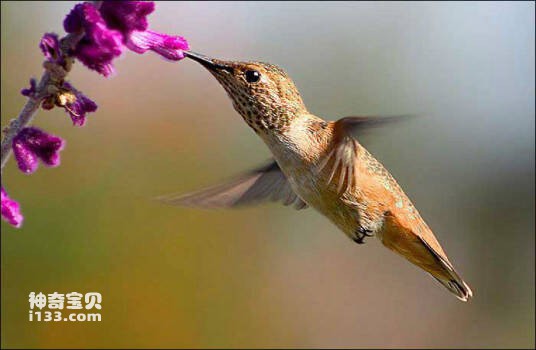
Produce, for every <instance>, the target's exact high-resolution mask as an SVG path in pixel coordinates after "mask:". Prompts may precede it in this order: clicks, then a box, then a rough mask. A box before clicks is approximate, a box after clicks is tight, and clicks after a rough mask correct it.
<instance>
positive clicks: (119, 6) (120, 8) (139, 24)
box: [99, 1, 154, 41]
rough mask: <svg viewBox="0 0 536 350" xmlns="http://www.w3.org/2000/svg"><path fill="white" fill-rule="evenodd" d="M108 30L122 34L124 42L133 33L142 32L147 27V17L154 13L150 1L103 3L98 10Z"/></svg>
mask: <svg viewBox="0 0 536 350" xmlns="http://www.w3.org/2000/svg"><path fill="white" fill-rule="evenodd" d="M99 11H100V13H101V15H102V18H104V20H105V21H106V25H107V26H108V28H110V29H115V30H118V31H120V32H121V34H123V39H124V41H126V39H127V38H128V36H129V35H130V33H131V32H133V31H135V30H136V31H144V30H146V29H147V27H148V26H149V24H148V22H147V16H148V15H149V14H150V13H152V12H153V11H154V3H153V2H152V1H103V3H102V5H101V7H100V9H99Z"/></svg>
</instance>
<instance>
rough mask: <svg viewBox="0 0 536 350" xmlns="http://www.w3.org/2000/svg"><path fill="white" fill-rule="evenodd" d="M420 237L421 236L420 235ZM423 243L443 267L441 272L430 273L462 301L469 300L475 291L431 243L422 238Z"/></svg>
mask: <svg viewBox="0 0 536 350" xmlns="http://www.w3.org/2000/svg"><path fill="white" fill-rule="evenodd" d="M419 238H420V237H419ZM420 240H421V242H422V243H423V245H424V246H425V247H426V248H427V249H428V250H429V251H430V253H431V254H432V255H433V256H434V257H435V258H436V259H437V261H438V262H439V264H440V265H441V267H442V268H443V269H442V270H443V271H441V272H442V273H441V274H434V273H432V272H430V275H431V276H432V277H434V278H435V279H436V280H437V281H438V282H439V283H441V284H442V285H444V286H445V287H446V288H447V289H448V290H449V291H450V292H451V293H453V294H454V296H455V297H456V298H458V299H460V300H461V301H467V300H468V299H469V298H471V297H472V296H473V291H472V290H471V288H469V286H468V285H467V283H465V281H464V280H463V279H462V278H461V277H460V275H458V273H457V272H456V270H454V267H453V266H452V264H451V263H450V262H449V261H447V260H446V259H445V258H443V257H442V256H441V255H439V254H438V253H437V252H436V251H435V250H434V249H433V248H432V247H430V245H429V244H428V243H427V242H426V241H425V240H424V239H422V238H420Z"/></svg>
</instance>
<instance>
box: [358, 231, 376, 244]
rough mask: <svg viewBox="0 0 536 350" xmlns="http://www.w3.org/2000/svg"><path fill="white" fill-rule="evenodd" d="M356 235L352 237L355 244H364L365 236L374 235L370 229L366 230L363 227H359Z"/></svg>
mask: <svg viewBox="0 0 536 350" xmlns="http://www.w3.org/2000/svg"><path fill="white" fill-rule="evenodd" d="M356 233H357V237H355V238H354V242H356V243H357V244H364V243H365V237H372V236H374V235H373V234H371V233H372V231H371V230H368V229H366V228H364V227H359V229H358V230H357V232H356Z"/></svg>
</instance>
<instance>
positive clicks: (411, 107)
mask: <svg viewBox="0 0 536 350" xmlns="http://www.w3.org/2000/svg"><path fill="white" fill-rule="evenodd" d="M73 4H74V2H56V3H53V2H51V3H45V2H40V3H39V2H33V3H32V2H27V3H22V2H21V3H18V2H17V3H15V2H7V1H6V2H5V1H2V4H1V10H2V12H1V20H2V22H1V39H2V50H1V51H2V52H1V66H2V67H1V69H2V71H1V73H2V75H1V82H2V86H1V91H2V95H1V97H2V99H1V107H2V109H1V116H2V125H6V123H7V122H8V120H9V119H10V118H12V117H14V116H15V115H16V114H17V113H18V112H19V110H20V108H21V106H22V105H23V103H24V98H23V97H22V96H21V95H20V94H19V90H20V89H21V88H22V87H25V86H27V85H28V79H29V78H30V77H32V76H36V77H38V76H40V74H41V68H40V67H41V62H42V60H43V58H42V55H41V53H40V51H39V49H38V47H37V45H38V42H39V39H40V36H41V35H42V33H44V32H47V31H56V32H59V33H63V30H62V26H61V23H62V20H63V17H64V15H65V14H66V13H67V12H68V11H69V9H70V8H71V7H72V6H73ZM534 7H535V6H534V3H532V2H527V3H523V2H517V3H507V2H502V3H501V2H494V3H484V2H480V3H366V2H364V3H349V2H340V3H337V2H334V3H278V2H275V3H263V2H255V3H234V2H225V3H223V2H211V3H203V2H200V3H190V2H180V3H173V2H170V3H157V7H156V11H155V13H153V14H152V15H151V17H150V23H151V27H152V29H154V30H157V31H162V32H166V33H175V34H180V35H183V36H185V37H186V38H188V40H189V41H190V43H191V46H192V48H193V49H194V50H196V51H199V52H202V53H205V54H207V55H210V56H214V57H218V58H224V59H248V60H253V59H256V60H262V61H268V62H272V63H276V64H279V65H281V66H282V67H284V68H285V69H286V70H287V71H288V73H289V74H290V75H291V76H292V77H293V79H294V81H295V82H296V84H297V86H298V87H299V88H300V90H301V92H302V95H303V97H304V100H305V102H306V104H307V106H308V107H309V109H310V111H312V112H313V113H315V114H317V115H320V116H324V117H325V118H327V119H329V120H335V119H337V118H339V117H342V116H345V115H356V114H362V115H396V114H406V113H410V114H418V115H420V116H421V118H418V119H417V120H415V121H412V122H408V123H406V124H404V125H400V126H398V127H396V128H395V127H393V128H386V129H381V130H378V131H376V132H374V134H373V135H370V136H369V137H367V138H366V139H364V140H363V143H364V144H365V145H366V146H367V147H369V149H370V150H371V152H372V153H373V154H374V155H376V156H377V157H378V158H379V159H380V160H381V161H382V162H383V163H384V164H385V166H386V167H387V168H388V169H390V171H391V172H392V173H393V175H394V176H395V177H396V178H397V179H398V180H399V183H400V184H401V185H402V187H403V188H404V189H405V191H406V193H407V194H408V195H409V196H410V197H411V198H412V199H413V201H414V203H415V205H416V206H417V208H418V209H419V210H420V212H421V214H422V216H423V217H424V218H425V219H426V220H427V222H428V223H429V225H430V226H431V227H432V228H433V229H434V231H435V233H436V235H437V236H438V238H439V240H440V241H441V242H442V244H443V246H444V248H445V249H446V250H447V252H448V253H449V256H450V258H451V260H452V261H453V262H454V264H455V266H456V267H457V268H458V269H459V271H460V273H461V274H462V275H463V276H464V278H465V279H466V280H467V281H468V283H469V284H470V285H471V286H472V287H473V291H474V293H475V298H474V299H473V300H472V301H471V302H469V303H461V302H459V301H458V300H456V299H455V298H454V297H452V296H451V295H449V293H448V292H447V291H446V290H445V289H444V288H442V287H441V286H440V285H439V284H437V283H436V282H435V281H434V280H433V279H431V278H430V277H429V276H427V275H426V274H425V273H423V272H422V271H421V270H419V269H417V268H416V267H414V266H412V265H411V264H409V263H407V262H406V261H404V260H403V259H401V258H400V257H398V256H396V255H394V254H393V253H391V252H390V251H388V250H386V249H385V248H383V247H382V246H381V244H380V243H379V242H378V241H377V240H369V241H368V242H367V244H366V245H364V246H358V245H356V244H354V243H352V242H351V241H350V240H349V239H348V238H346V237H345V236H344V235H343V234H342V233H341V232H340V231H339V230H338V229H337V228H336V227H335V226H333V225H332V224H331V223H330V222H328V220H327V219H325V218H323V217H322V216H321V215H320V214H318V213H316V212H314V211H313V210H306V211H301V212H297V211H294V210H291V209H289V208H286V207H282V206H280V205H277V204H269V205H265V206H260V207H255V208H248V209H243V210H230V211H202V210H195V209H185V208H175V207H167V206H164V205H161V204H159V203H158V202H156V201H153V200H152V198H154V197H155V196H158V195H162V194H167V193H170V192H186V191H190V190H194V189H198V188H200V187H204V186H206V185H211V184H214V183H216V182H219V181H222V180H225V179H227V178H229V177H232V176H233V175H235V174H237V173H240V172H242V171H244V170H246V169H249V168H252V167H254V166H256V165H258V164H260V163H262V162H263V161H264V160H265V159H267V158H268V157H269V153H268V151H267V149H266V147H265V146H264V144H263V143H262V142H261V141H260V139H258V138H257V136H256V135H255V134H254V133H253V132H252V131H251V130H250V129H249V128H248V127H247V126H246V125H245V123H244V122H243V121H242V120H241V118H240V117H239V116H238V115H237V113H235V112H234V111H233V109H232V107H231V103H230V102H229V100H228V98H227V96H226V94H225V92H224V90H223V89H222V88H221V87H220V86H219V85H218V83H217V82H216V81H215V80H214V79H213V78H212V77H211V76H210V75H209V73H208V72H206V71H205V70H204V69H203V68H202V67H201V66H199V65H198V64H196V63H194V62H190V61H187V60H185V61H182V62H178V63H171V62H167V61H164V60H162V59H160V58H159V57H157V56H156V55H153V54H151V53H147V54H145V55H137V54H134V53H132V52H127V53H126V54H125V55H124V56H123V58H122V59H120V60H117V62H116V68H117V75H116V76H115V77H113V78H112V79H104V78H102V77H100V76H99V75H97V74H96V73H94V72H90V71H88V70H87V69H85V68H84V67H83V66H82V65H80V64H77V65H76V66H75V68H74V70H73V72H72V74H71V75H70V80H71V81H72V82H73V84H74V85H75V86H76V87H77V88H79V89H80V90H82V91H83V92H85V93H86V94H87V95H88V96H89V97H91V98H92V99H94V100H95V101H97V103H98V104H99V110H98V111H97V113H94V114H91V115H90V116H89V120H88V123H87V125H86V126H85V127H83V128H74V127H72V125H71V121H70V119H69V118H68V117H67V116H66V115H65V114H64V113H63V111H61V110H53V111H41V112H40V113H39V115H38V117H37V118H36V120H35V125H37V126H39V127H42V128H44V129H45V130H47V131H49V132H51V133H54V134H56V135H61V136H62V137H64V138H65V139H66V140H67V147H66V149H65V150H64V151H63V152H62V165H61V166H60V167H58V168H53V169H47V168H43V167H40V169H39V170H38V171H37V172H36V173H35V174H33V175H31V176H26V175H23V174H22V173H20V172H18V170H17V169H16V166H15V164H14V162H13V161H12V160H11V161H10V162H9V164H8V166H7V168H6V169H5V172H4V175H3V178H2V183H3V184H4V186H5V187H6V189H7V190H8V192H9V194H10V195H11V196H12V197H13V198H14V199H16V200H18V201H19V202H20V203H21V205H22V208H23V210H24V215H25V217H26V220H25V222H24V226H23V228H22V229H20V230H15V229H13V228H11V227H10V226H8V225H6V224H5V223H4V222H2V234H1V240H2V266H1V269H2V270H1V272H2V300H1V301H2V304H1V323H2V327H1V337H2V340H1V345H2V347H10V348H11V347H28V348H45V347H69V348H70V347H83V348H86V347H120V348H125V347H128V348H133V347H155V348H156V347H283V346H284V347H533V346H534V341H535V339H534V337H535V335H534V326H535V319H534V315H535V302H534V293H535V288H534V272H535V270H534V263H535V261H534V260H535V259H534V255H535V254H534V253H535V252H534V243H535V241H534V237H535V232H534V209H535V208H534V206H535V204H534V165H535V164H534V119H535V111H534V96H535V91H534V83H535V81H534V73H535V72H534V23H535V22H534V21H535V18H534V10H535V8H534ZM31 291H35V292H39V291H42V292H45V293H52V292H54V291H57V292H60V293H68V292H71V291H79V292H89V291H96V292H100V293H102V295H103V303H102V305H103V309H102V317H103V321H102V322H100V323H68V322H63V323H54V322H50V323H45V322H29V321H28V308H29V305H28V294H29V293H30V292H31Z"/></svg>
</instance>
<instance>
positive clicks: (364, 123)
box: [336, 114, 415, 135]
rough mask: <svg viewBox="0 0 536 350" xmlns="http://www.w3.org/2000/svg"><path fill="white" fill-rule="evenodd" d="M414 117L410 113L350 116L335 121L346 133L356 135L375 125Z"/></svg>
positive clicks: (384, 124)
mask: <svg viewBox="0 0 536 350" xmlns="http://www.w3.org/2000/svg"><path fill="white" fill-rule="evenodd" d="M414 117H415V115H410V114H406V115H396V116H383V117H368V116H351V117H344V118H341V119H339V120H337V122H336V123H337V124H338V126H339V127H340V128H343V129H344V131H345V132H346V133H347V134H348V135H357V134H362V133H364V132H366V131H368V130H372V129H374V128H377V127H381V126H387V125H392V124H396V123H398V122H402V121H408V120H410V119H412V118H414Z"/></svg>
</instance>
